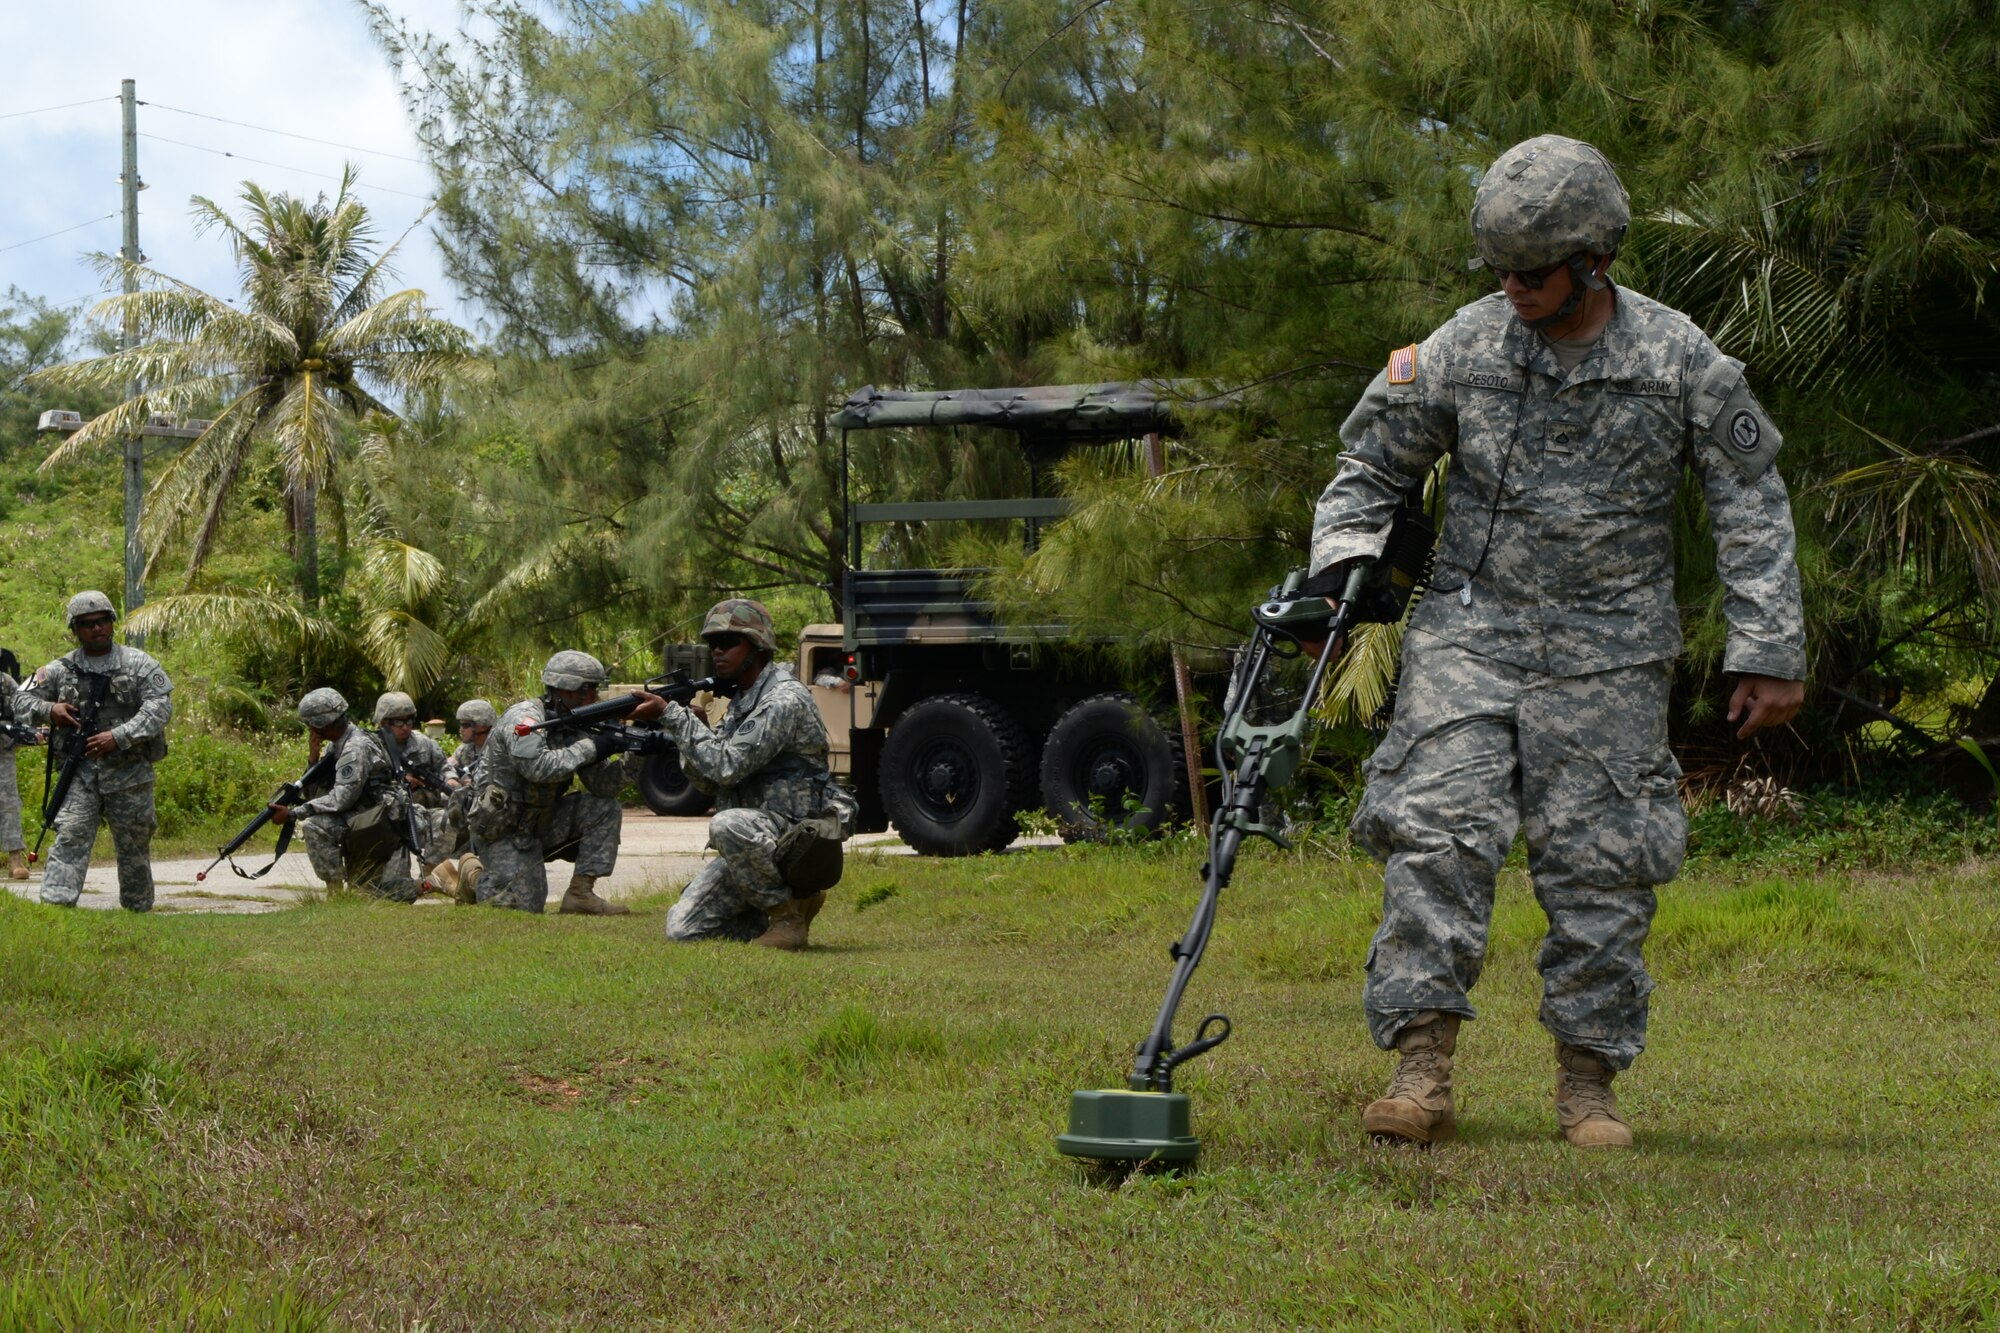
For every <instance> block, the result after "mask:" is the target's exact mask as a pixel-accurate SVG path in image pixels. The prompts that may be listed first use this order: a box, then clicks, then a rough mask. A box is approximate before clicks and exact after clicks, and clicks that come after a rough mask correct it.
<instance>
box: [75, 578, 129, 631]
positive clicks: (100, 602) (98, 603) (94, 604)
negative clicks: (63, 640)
mask: <svg viewBox="0 0 2000 1333" xmlns="http://www.w3.org/2000/svg"><path fill="white" fill-rule="evenodd" d="M106 611H109V612H110V613H111V618H112V619H113V620H116V619H117V618H118V608H116V607H114V606H113V605H111V599H110V598H109V597H106V596H105V595H104V594H103V593H101V592H98V591H97V590H96V589H95V588H92V589H90V590H88V591H85V592H80V593H78V594H77V595H76V596H74V597H72V598H70V599H69V605H68V606H67V607H66V608H64V611H63V615H64V621H63V623H64V624H66V625H68V626H70V627H71V628H72V629H74V628H75V627H76V622H77V621H79V620H81V619H83V618H84V617H85V616H95V615H101V614H102V613H104V612H106Z"/></svg>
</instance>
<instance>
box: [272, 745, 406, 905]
mask: <svg viewBox="0 0 2000 1333" xmlns="http://www.w3.org/2000/svg"><path fill="white" fill-rule="evenodd" d="M332 744H333V745H334V746H336V747H337V748H338V750H339V756H340V757H339V758H338V759H336V760H335V761H334V777H333V790H332V791H330V792H328V793H327V794H326V795H324V796H316V797H314V798H313V799H312V800H310V801H304V802H302V803H300V804H299V805H297V806H294V807H293V809H292V817H293V818H294V819H295V820H296V821H297V823H298V829H299V835H300V836H301V837H303V838H304V839H305V841H306V855H307V856H308V857H309V858H310V859H311V860H312V867H313V871H314V872H315V873H316V874H318V875H319V877H320V878H321V879H323V880H325V881H327V882H328V883H329V884H331V883H335V882H338V881H341V880H346V881H347V883H349V884H351V885H352V886H353V887H354V888H357V889H360V890H361V891H362V892H364V893H371V894H374V895H375V896H376V897H378V898H387V899H389V900H391V901H393V902H399V903H413V902H415V901H416V900H417V896H418V889H417V883H416V880H415V879H414V878H412V877H411V875H410V854H409V850H408V849H407V848H405V847H403V846H401V845H400V844H399V845H398V846H397V848H396V850H395V851H394V852H392V853H391V854H390V855H389V858H388V860H387V861H385V862H384V863H383V864H382V866H381V867H380V869H379V870H378V869H376V868H374V867H369V866H363V867H360V870H361V876H362V877H361V878H349V873H350V870H352V869H353V867H350V866H349V865H348V864H347V859H346V855H345V846H346V843H347V825H348V821H349V820H351V819H353V818H354V816H355V815H358V814H360V813H361V812H362V811H363V810H366V809H368V808H370V807H371V806H384V807H386V808H387V814H388V817H389V818H391V819H394V820H401V819H402V818H403V810H404V806H405V802H406V801H407V800H408V799H409V796H408V791H407V789H406V788H405V787H404V786H403V784H402V783H401V782H400V781H399V780H398V779H397V777H396V775H395V773H394V772H393V771H392V770H391V769H390V767H389V756H388V755H387V754H386V753H385V752H384V750H383V743H382V739H381V737H379V736H377V735H376V734H375V733H374V732H372V731H369V730H368V729H367V728H366V727H363V726H360V725H359V724H357V723H355V722H353V721H350V722H349V723H348V724H347V730H346V731H344V732H342V733H341V734H340V737H339V739H337V740H335V741H333V742H332Z"/></svg>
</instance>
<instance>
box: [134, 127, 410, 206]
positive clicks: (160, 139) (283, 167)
mask: <svg viewBox="0 0 2000 1333" xmlns="http://www.w3.org/2000/svg"><path fill="white" fill-rule="evenodd" d="M139 137H140V138H141V139H151V140H152V141H153V142H155V143H170V144H172V145H173V146H174V147H176V148H192V149H194V150H195V151H196V152H197V153H213V154H215V155H216V156H217V157H227V158H234V159H235V160H236V161H238V162H252V163H255V164H256V165H257V166H260V167H276V168H277V169H278V170H279V171H296V172H298V173H299V174H300V175H301V176H317V177H319V179H321V180H327V181H337V180H339V179H341V178H340V177H339V176H334V175H329V174H328V173H327V172H324V171H311V170H308V169H307V168H305V167H295V166H293V165H291V164H290V163H289V162H272V161H269V160H267V159H265V158H261V157H250V156H249V155H247V154H244V153H232V152H230V151H229V150H228V149H226V148H210V147H207V146H206V145H204V144H198V143H188V142H186V141H185V140H182V139H169V138H167V137H166V136H165V135H160V134H144V133H142V134H140V136H139ZM361 188H363V189H368V190H377V191H380V192H381V193H383V194H400V195H402V196H403V197H404V198H405V199H421V200H423V201H424V202H425V203H431V202H432V199H431V197H430V196H429V195H427V194H413V193H411V192H410V191H409V190H396V189H391V188H390V187H389V186H387V185H368V186H363V187H361Z"/></svg>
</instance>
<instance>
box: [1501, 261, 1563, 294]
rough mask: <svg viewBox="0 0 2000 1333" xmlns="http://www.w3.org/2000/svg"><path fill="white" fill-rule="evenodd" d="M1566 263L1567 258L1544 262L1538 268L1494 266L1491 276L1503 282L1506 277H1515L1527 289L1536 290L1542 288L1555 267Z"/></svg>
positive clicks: (1554, 273)
mask: <svg viewBox="0 0 2000 1333" xmlns="http://www.w3.org/2000/svg"><path fill="white" fill-rule="evenodd" d="M1568 263H1569V261H1568V260H1567V259H1558V260H1557V261H1556V262H1555V263H1553V264H1544V265H1542V267H1540V268H1496V269H1494V270H1493V276H1494V277H1495V278H1497V279H1498V280H1499V281H1500V282H1502V283H1503V284H1504V283H1505V282H1506V281H1507V279H1508V278H1510V277H1511V278H1515V279H1517V280H1519V282H1520V284H1521V285H1522V286H1523V287H1526V288H1527V289H1528V290H1529V291H1531V292H1538V291H1540V290H1541V289H1542V284H1543V283H1545V282H1547V281H1548V280H1549V279H1550V278H1553V277H1554V276H1555V275H1556V270H1557V269H1559V268H1562V267H1564V266H1565V265H1567V264H1568Z"/></svg>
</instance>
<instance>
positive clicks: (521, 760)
mask: <svg viewBox="0 0 2000 1333" xmlns="http://www.w3.org/2000/svg"><path fill="white" fill-rule="evenodd" d="M606 679H607V677H606V674H605V670H604V664H603V663H602V662H600V661H598V660H597V659H596V658H594V657H592V656H591V655H590V654H589V653H583V652H577V651H575V650H574V649H566V650H564V651H562V652H559V653H557V654H555V655H554V656H553V657H551V658H549V661H548V665H547V666H545V667H544V668H542V686H543V690H544V692H543V694H542V697H541V698H539V699H524V700H522V701H521V702H520V703H517V704H515V705H514V706H513V707H511V708H509V709H508V710H507V711H506V712H505V713H504V714H502V715H501V717H500V724H499V726H498V727H497V728H496V729H495V730H496V735H495V736H494V737H493V739H491V740H489V741H488V742H487V743H486V751H485V766H486V767H485V772H484V774H483V775H482V776H481V778H480V783H479V792H478V795H477V796H475V797H474V798H473V801H472V805H471V808H470V809H469V810H468V811H467V813H466V824H467V827H468V828H469V829H470V830H471V833H472V836H473V837H474V838H476V839H478V840H479V843H478V845H479V846H481V848H482V852H481V856H480V857H479V860H480V861H482V862H483V865H480V866H477V867H475V868H476V869H477V870H478V872H479V873H477V874H472V873H469V872H467V871H466V870H465V869H464V868H461V875H460V889H459V892H460V893H461V895H463V894H466V893H470V894H472V895H473V896H474V897H475V898H476V899H477V900H478V901H479V902H482V903H487V904H489V905H491V906H494V907H512V908H515V909H517V910H519V911H523V912H539V911H541V910H542V908H543V907H544V905H546V904H547V902H548V897H549V880H548V870H547V868H546V864H547V862H549V861H551V860H558V859H560V860H573V861H575V863H576V871H575V873H574V874H573V875H572V876H571V877H570V882H569V887H568V889H566V890H565V891H564V892H563V896H562V905H561V907H559V908H558V909H557V910H558V911H561V912H565V913H576V914H581V915H585V916H623V915H625V914H626V913H627V912H630V911H631V910H632V909H631V908H629V907H627V906H625V905H624V904H623V903H613V902H607V901H605V899H604V898H602V897H600V896H599V895H598V893H597V891H596V884H597V881H598V880H599V879H602V878H603V877H604V876H606V875H608V874H610V873H611V871H612V868H613V867H614V866H615V865H616V864H617V862H618V841H619V835H620V832H621V830H622V827H623V818H624V815H623V812H622V811H621V810H620V809H619V807H618V792H619V789H620V788H621V787H623V786H624V785H625V765H624V764H623V763H622V762H621V761H620V760H619V758H618V755H619V754H620V753H621V752H623V751H624V750H626V749H628V748H629V744H628V742H627V741H626V739H625V738H624V737H623V736H621V735H618V734H615V731H616V729H602V730H598V729H586V727H584V726H582V725H570V723H571V715H572V714H573V713H574V712H576V711H577V710H581V709H585V708H589V707H590V706H591V705H593V704H595V703H596V702H597V690H598V687H599V686H600V685H602V684H604V682H605V680H606ZM665 708H666V701H665V700H663V699H660V698H658V697H657V696H654V695H651V694H645V693H641V694H639V695H637V696H635V697H634V700H633V702H632V703H631V704H630V705H629V707H628V706H626V704H625V702H624V701H623V700H620V701H619V709H620V711H621V713H622V714H623V715H626V716H629V717H631V718H632V720H634V721H637V722H650V721H652V720H653V719H655V718H657V717H659V716H660V714H661V712H662V711H663V710H664V709H665ZM573 783H581V784H582V787H583V790H581V791H571V790H570V788H571V785H572V784H573Z"/></svg>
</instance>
